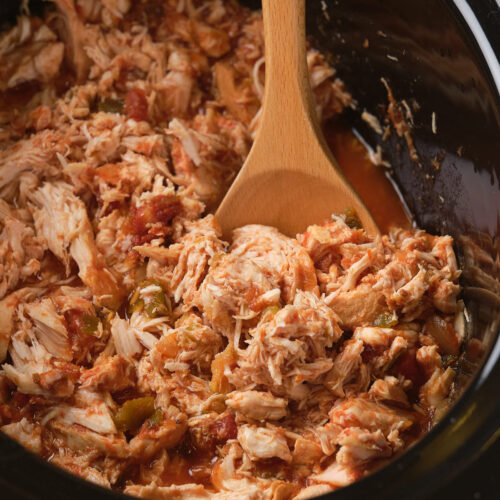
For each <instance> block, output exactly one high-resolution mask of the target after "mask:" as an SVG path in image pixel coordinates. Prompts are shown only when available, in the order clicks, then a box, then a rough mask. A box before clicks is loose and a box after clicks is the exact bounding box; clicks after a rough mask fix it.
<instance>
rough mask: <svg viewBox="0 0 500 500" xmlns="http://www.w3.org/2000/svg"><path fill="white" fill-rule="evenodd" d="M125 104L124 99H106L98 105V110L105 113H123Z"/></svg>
mask: <svg viewBox="0 0 500 500" xmlns="http://www.w3.org/2000/svg"><path fill="white" fill-rule="evenodd" d="M124 106H125V103H124V101H123V99H111V98H110V97H105V98H104V99H103V100H102V101H99V102H98V103H97V110H98V111H103V112H104V113H123V108H124Z"/></svg>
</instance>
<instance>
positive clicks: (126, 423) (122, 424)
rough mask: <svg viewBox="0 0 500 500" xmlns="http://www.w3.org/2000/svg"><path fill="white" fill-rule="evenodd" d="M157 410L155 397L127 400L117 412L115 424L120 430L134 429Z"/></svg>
mask: <svg viewBox="0 0 500 500" xmlns="http://www.w3.org/2000/svg"><path fill="white" fill-rule="evenodd" d="M154 411H155V399H154V398H153V397H145V398H136V399H130V400H129V401H126V402H125V403H124V404H123V405H122V406H121V408H120V409H119V410H118V411H117V412H116V414H115V418H114V420H115V424H116V428H117V429H118V430H119V431H123V432H125V431H133V430H136V429H138V428H139V427H140V426H141V425H142V424H143V422H144V421H145V420H146V419H147V418H149V417H151V415H152V414H153V413H154Z"/></svg>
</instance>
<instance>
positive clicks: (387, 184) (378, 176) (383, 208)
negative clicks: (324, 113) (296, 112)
mask: <svg viewBox="0 0 500 500" xmlns="http://www.w3.org/2000/svg"><path fill="white" fill-rule="evenodd" d="M324 134H325V138H326V141H327V143H328V145H329V146H330V149H331V150H332V153H333V155H334V156H335V158H336V159H337V161H338V163H339V165H340V168H341V169H342V170H343V172H344V174H345V176H346V177H347V178H348V179H349V181H350V182H351V184H352V185H353V186H354V189H356V191H357V192H358V194H359V195H360V197H361V199H362V200H363V201H364V202H365V204H366V206H367V207H368V210H369V211H370V212H371V214H372V215H373V217H374V219H375V221H376V222H377V224H378V226H379V227H380V230H381V231H382V232H383V233H387V232H388V231H389V229H390V228H391V227H394V226H397V227H403V228H408V229H409V228H411V227H412V225H413V224H412V221H411V216H410V215H409V213H408V211H407V209H406V208H405V205H404V202H403V201H402V199H401V198H400V196H399V194H398V192H397V191H396V189H395V187H394V185H393V183H392V182H391V180H390V179H389V177H388V173H387V171H386V170H385V168H384V167H382V166H378V165H374V164H373V163H372V162H371V161H370V158H369V156H368V151H367V149H366V147H365V146H364V145H363V143H362V142H361V141H360V140H359V139H358V138H357V137H356V136H355V135H354V133H353V132H352V130H351V129H349V128H347V127H345V126H343V125H340V124H338V123H336V122H335V121H332V122H331V123H329V124H327V126H326V127H325V128H324Z"/></svg>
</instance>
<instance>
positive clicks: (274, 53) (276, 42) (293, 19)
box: [260, 0, 319, 137]
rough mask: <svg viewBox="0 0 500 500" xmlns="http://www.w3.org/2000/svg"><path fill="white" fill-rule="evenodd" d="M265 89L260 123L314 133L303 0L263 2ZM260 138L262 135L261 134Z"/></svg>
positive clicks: (316, 124) (270, 126)
mask: <svg viewBox="0 0 500 500" xmlns="http://www.w3.org/2000/svg"><path fill="white" fill-rule="evenodd" d="M262 10H263V21H264V37H265V40H266V43H265V56H266V76H265V79H266V85H265V91H264V103H265V104H264V109H263V116H262V121H261V123H262V124H263V125H264V126H265V127H268V128H270V129H271V130H274V131H276V130H277V129H276V126H278V127H279V128H282V127H284V126H285V127H286V128H287V129H289V128H292V129H296V128H297V127H300V128H301V129H302V133H304V132H307V131H308V130H304V126H305V129H310V127H311V125H312V130H311V131H315V132H317V131H318V130H319V126H318V123H317V117H316V111H315V106H314V100H313V96H312V91H311V86H310V83H309V71H308V68H307V59H306V34H305V32H306V29H305V0H262ZM260 135H261V137H262V136H263V135H264V134H263V133H262V132H261V134H260Z"/></svg>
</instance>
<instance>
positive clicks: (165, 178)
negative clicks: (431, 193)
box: [0, 0, 488, 500]
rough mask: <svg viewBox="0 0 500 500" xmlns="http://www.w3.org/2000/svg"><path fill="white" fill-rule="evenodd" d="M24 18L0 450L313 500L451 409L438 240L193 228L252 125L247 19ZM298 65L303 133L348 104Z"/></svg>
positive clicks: (4, 303) (4, 134) (52, 5)
mask: <svg viewBox="0 0 500 500" xmlns="http://www.w3.org/2000/svg"><path fill="white" fill-rule="evenodd" d="M45 7H46V10H45V12H44V13H43V14H42V15H41V17H34V16H28V15H21V16H20V17H19V18H18V20H17V23H16V25H15V26H12V27H11V28H10V29H7V30H5V31H4V32H3V33H2V34H1V35H0V60H1V62H2V64H1V66H0V100H1V102H2V109H1V110H0V363H1V370H0V429H1V430H2V432H4V433H5V434H7V435H9V436H10V437H12V438H14V439H15V440H17V441H18V442H19V443H20V444H22V445H23V446H25V447H26V448H28V449H30V450H32V451H34V452H35V453H39V454H42V455H43V456H44V457H50V458H49V460H50V461H51V462H52V463H54V464H56V465H58V466H60V467H63V468H65V469H66V470H68V471H70V472H71V473H73V474H76V475H79V476H80V477H83V478H85V479H87V480H89V481H92V482H94V483H96V484H98V485H100V486H103V487H107V488H112V489H115V490H117V491H121V492H125V493H128V494H131V495H136V496H138V497H141V498H154V499H166V500H167V499H168V500H173V499H179V500H182V499H186V500H187V499H198V498H199V499H216V500H229V499H233V498H242V499H248V500H250V499H252V500H253V499H261V500H278V499H280V500H289V499H292V498H296V499H305V498H311V497H314V496H317V495H321V494H324V493H327V492H329V491H332V490H334V489H337V488H340V487H342V486H346V485H348V484H350V483H351V482H353V481H355V480H357V479H358V478H360V477H362V476H364V475H365V474H367V473H369V472H371V471H373V470H374V469H375V468H376V467H378V466H379V465H380V463H381V461H382V460H389V459H390V458H391V457H393V456H394V455H395V454H397V453H399V452H400V451H401V450H403V449H404V448H405V447H407V446H408V445H409V444H411V443H412V442H413V441H414V440H415V438H416V437H417V436H418V435H419V433H421V431H422V429H425V428H428V427H429V426H430V425H431V424H432V423H433V419H434V418H436V419H437V418H439V416H440V415H442V414H443V411H445V409H446V408H447V403H448V400H449V395H450V393H451V391H452V390H453V383H454V375H455V371H454V370H453V368H451V366H453V365H452V364H451V363H450V361H453V360H454V359H456V358H457V356H458V355H459V354H460V347H461V342H462V340H463V328H462V329H461V328H460V326H459V325H460V322H459V321H458V320H457V318H458V316H457V314H458V307H457V298H458V295H459V292H460V287H459V285H458V278H459V275H460V271H459V269H458V266H457V262H456V259H455V254H454V251H453V240H452V239H451V238H450V237H448V236H432V235H430V234H427V233H425V232H424V231H419V230H412V231H410V230H402V229H394V230H393V231H392V232H391V233H390V234H388V235H384V236H380V237H376V238H373V237H371V236H369V235H368V234H366V232H365V231H364V230H363V229H359V228H353V227H351V226H352V224H351V225H349V222H350V221H349V220H348V218H347V217H346V216H339V215H333V216H332V218H331V219H330V220H329V221H326V222H324V223H322V221H318V224H321V225H313V226H310V227H309V228H307V229H306V230H305V231H304V232H303V233H302V234H299V235H297V236H296V237H295V238H290V237H287V236H285V235H283V234H281V233H280V232H279V231H278V230H277V229H275V228H272V227H265V226H261V225H257V224H254V225H249V226H245V227H240V228H238V229H236V230H235V231H234V233H233V234H232V236H231V238H230V241H224V240H223V239H222V236H221V234H222V232H221V229H220V227H219V224H218V222H217V220H216V218H215V217H214V215H212V212H213V211H214V210H215V208H216V207H217V205H218V203H219V201H220V200H221V198H222V197H223V196H224V194H225V192H226V191H227V189H228V188H229V186H230V184H231V182H232V180H233V179H234V178H235V176H236V175H237V173H238V170H239V169H240V167H241V165H242V164H243V162H244V161H245V159H246V157H247V155H248V153H249V151H250V147H251V145H252V141H253V139H254V137H255V134H256V131H257V129H258V126H259V121H260V117H261V112H260V110H261V105H262V98H263V90H264V87H263V86H264V81H265V57H264V37H263V24H262V16H261V13H259V12H252V11H250V10H248V9H246V8H244V7H242V6H240V5H238V4H237V3H236V2H233V1H229V0H228V1H225V0H208V1H201V0H147V1H142V0H102V1H99V0H46V2H45ZM307 64H308V68H309V74H310V81H311V86H312V89H313V94H314V98H315V103H316V111H317V113H318V116H319V117H320V119H321V121H322V122H324V121H325V120H327V119H328V118H330V117H332V116H334V115H339V114H340V113H341V112H342V111H343V110H344V109H345V108H346V107H349V106H351V105H352V103H353V101H352V99H351V96H350V94H349V93H348V92H347V91H346V89H345V88H344V85H343V83H342V81H341V80H340V79H339V78H337V76H336V72H335V69H334V68H332V67H331V66H330V65H329V64H328V63H327V60H326V58H325V57H324V56H323V55H322V54H321V53H319V52H318V51H317V50H315V49H313V48H308V51H307ZM388 90H389V89H388ZM389 97H390V101H391V102H390V104H391V108H390V110H389V113H390V115H391V119H392V121H393V124H394V127H395V128H396V131H397V132H398V134H400V135H402V136H404V137H406V138H407V140H408V142H409V143H410V139H409V135H408V130H409V129H408V126H407V125H408V124H406V125H405V123H406V120H402V118H401V117H402V116H403V115H402V108H401V109H400V105H399V103H397V102H396V101H395V100H394V99H393V98H392V94H391V93H390V92H389ZM400 115H401V116H400ZM364 118H365V120H367V121H368V122H369V123H370V124H371V125H372V127H374V128H375V129H376V130H377V131H378V132H381V126H380V124H379V123H378V122H377V120H376V119H375V118H374V117H373V116H371V115H369V114H368V113H366V112H365V113H364ZM403 125H404V126H403ZM405 127H406V128H405ZM407 129H408V130H407ZM298 209H300V207H299V208H298ZM351 222H352V221H351ZM483 274H484V273H483ZM487 278H488V277H487V276H485V275H484V276H483V277H482V279H484V280H486V279H487ZM444 359H446V360H447V362H446V364H445V363H444V361H443V360H444Z"/></svg>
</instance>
